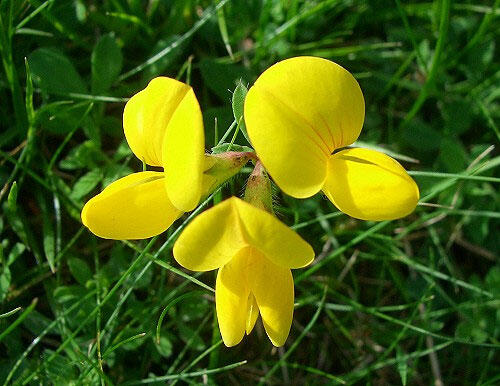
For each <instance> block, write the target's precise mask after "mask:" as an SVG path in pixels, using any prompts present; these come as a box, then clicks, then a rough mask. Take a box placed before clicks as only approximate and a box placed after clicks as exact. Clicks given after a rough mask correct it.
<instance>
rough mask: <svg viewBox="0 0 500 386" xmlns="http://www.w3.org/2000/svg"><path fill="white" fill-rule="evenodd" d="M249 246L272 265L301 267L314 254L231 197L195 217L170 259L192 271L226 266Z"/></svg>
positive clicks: (259, 211)
mask: <svg viewBox="0 0 500 386" xmlns="http://www.w3.org/2000/svg"><path fill="white" fill-rule="evenodd" d="M247 246H253V247H255V248H258V249H259V250H260V251H261V252H262V253H264V254H265V255H266V256H268V257H269V258H270V259H272V261H273V262H274V263H275V264H278V265H281V266H283V267H286V268H301V267H304V266H306V265H308V264H310V263H311V261H312V260H313V259H314V251H313V249H312V248H311V246H310V245H309V244H308V243H307V242H306V241H304V240H303V239H302V238H301V237H300V236H299V235H298V234H297V233H295V232H294V231H293V230H291V229H290V228H289V227H287V226H286V225H285V224H283V223H282V222H280V221H279V220H278V219H277V218H276V217H274V216H273V215H272V214H270V213H268V212H266V211H264V210H262V209H258V208H256V207H254V206H252V205H250V204H248V203H247V202H245V201H243V200H240V199H239V198H236V197H231V198H229V199H227V200H225V201H223V202H221V203H220V204H217V205H216V206H214V207H212V208H210V209H208V210H206V211H205V212H203V213H202V214H200V215H198V217H196V218H195V219H194V220H193V221H192V222H191V223H190V224H189V225H188V226H187V227H186V229H184V231H183V232H182V234H181V235H180V236H179V238H178V239H177V241H176V243H175V245H174V250H173V252H174V257H175V259H176V260H177V262H178V263H179V264H180V265H182V266H183V267H185V268H187V269H190V270H192V271H209V270H212V269H216V268H219V267H221V266H223V265H224V264H226V263H227V262H228V261H229V260H231V258H232V257H233V256H234V255H235V254H236V253H237V252H238V251H239V250H241V249H242V248H244V247H247Z"/></svg>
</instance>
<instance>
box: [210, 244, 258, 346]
mask: <svg viewBox="0 0 500 386" xmlns="http://www.w3.org/2000/svg"><path fill="white" fill-rule="evenodd" d="M246 265H247V256H246V251H245V250H242V251H241V253H240V254H238V255H237V256H235V257H234V258H233V259H232V260H231V261H230V262H229V263H227V264H226V265H224V266H223V267H222V268H221V269H220V270H219V272H218V273H217V281H216V283H215V306H216V310H217V320H218V322H219V329H220V332H221V335H222V340H223V341H224V344H225V345H226V346H228V347H231V346H234V345H237V344H238V343H240V341H241V339H243V336H244V335H245V330H246V326H247V309H248V306H247V301H248V299H249V290H248V285H247V278H246ZM254 323H255V322H254Z"/></svg>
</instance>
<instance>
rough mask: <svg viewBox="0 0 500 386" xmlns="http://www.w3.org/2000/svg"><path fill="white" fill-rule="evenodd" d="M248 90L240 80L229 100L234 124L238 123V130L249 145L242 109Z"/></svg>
mask: <svg viewBox="0 0 500 386" xmlns="http://www.w3.org/2000/svg"><path fill="white" fill-rule="evenodd" d="M247 92H248V89H247V88H246V86H245V85H244V84H243V82H242V80H241V79H240V80H239V81H238V83H237V85H236V88H235V89H234V92H233V98H232V100H231V104H232V106H233V115H234V119H236V122H240V120H241V123H240V130H241V132H242V133H243V135H244V136H245V138H246V140H247V141H248V143H250V138H249V137H248V133H247V127H246V125H245V119H244V117H243V107H244V105H245V97H246V96H247Z"/></svg>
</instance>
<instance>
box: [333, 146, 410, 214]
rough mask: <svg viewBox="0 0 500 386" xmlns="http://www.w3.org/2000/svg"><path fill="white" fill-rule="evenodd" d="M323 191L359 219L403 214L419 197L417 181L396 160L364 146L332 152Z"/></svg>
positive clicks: (338, 205)
mask: <svg viewBox="0 0 500 386" xmlns="http://www.w3.org/2000/svg"><path fill="white" fill-rule="evenodd" d="M323 191H324V192H325V194H326V195H327V197H328V198H329V199H330V201H332V202H333V204H334V205H335V206H336V207H337V208H339V209H340V210H341V211H342V212H345V213H347V214H348V215H349V216H352V217H355V218H359V219H362V220H376V221H379V220H392V219H396V218H400V217H404V216H406V215H408V214H410V213H411V212H412V211H413V210H414V209H415V207H416V205H417V203H418V199H419V191H418V186H417V184H416V183H415V181H413V179H412V178H411V177H410V176H409V175H408V173H406V171H405V169H404V168H403V167H402V166H401V165H400V164H399V163H398V162H397V161H396V160H394V159H392V158H391V157H389V156H388V155H386V154H383V153H380V152H378V151H375V150H370V149H363V148H354V149H347V150H342V151H340V152H338V153H336V154H334V155H332V157H331V158H330V162H329V164H328V178H327V180H326V183H325V186H324V187H323Z"/></svg>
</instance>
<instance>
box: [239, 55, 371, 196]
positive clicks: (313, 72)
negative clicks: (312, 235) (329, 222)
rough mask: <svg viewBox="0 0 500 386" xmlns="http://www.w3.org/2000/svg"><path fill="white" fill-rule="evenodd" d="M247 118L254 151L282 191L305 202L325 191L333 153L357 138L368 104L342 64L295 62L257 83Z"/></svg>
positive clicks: (279, 66)
mask: <svg viewBox="0 0 500 386" xmlns="http://www.w3.org/2000/svg"><path fill="white" fill-rule="evenodd" d="M244 116H245V124H246V127H247V131H248V134H249V136H250V139H251V141H252V145H253V146H254V148H255V150H256V152H257V155H258V156H259V158H260V160H261V161H262V163H263V164H264V166H265V167H266V169H267V170H268V171H269V173H270V174H271V176H272V177H273V179H274V180H275V181H276V183H277V184H278V186H279V187H280V188H281V189H282V190H283V191H284V192H285V193H287V194H289V195H292V196H294V197H298V198H305V197H309V196H312V195H314V194H315V193H317V192H318V191H319V190H320V189H321V187H322V186H323V184H324V181H325V178H326V172H327V163H328V158H329V156H330V154H331V153H332V152H333V150H334V149H337V148H340V147H344V146H347V145H350V144H351V143H353V142H354V141H355V140H356V139H357V138H358V136H359V133H360V131H361V127H362V125H363V121H364V99H363V94H362V92H361V89H360V87H359V85H358V83H357V82H356V80H355V79H354V77H353V76H352V75H351V74H350V73H349V72H348V71H346V70H345V69H344V68H342V67H341V66H339V65H338V64H336V63H333V62H331V61H329V60H326V59H322V58H316V57H296V58H291V59H287V60H284V61H282V62H279V63H277V64H275V65H273V66H271V67H270V68H269V69H267V70H266V71H265V72H264V73H263V74H262V75H261V76H260V77H259V78H258V79H257V81H256V82H255V84H254V86H253V87H251V88H250V90H249V91H248V94H247V96H246V100H245V109H244Z"/></svg>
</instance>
